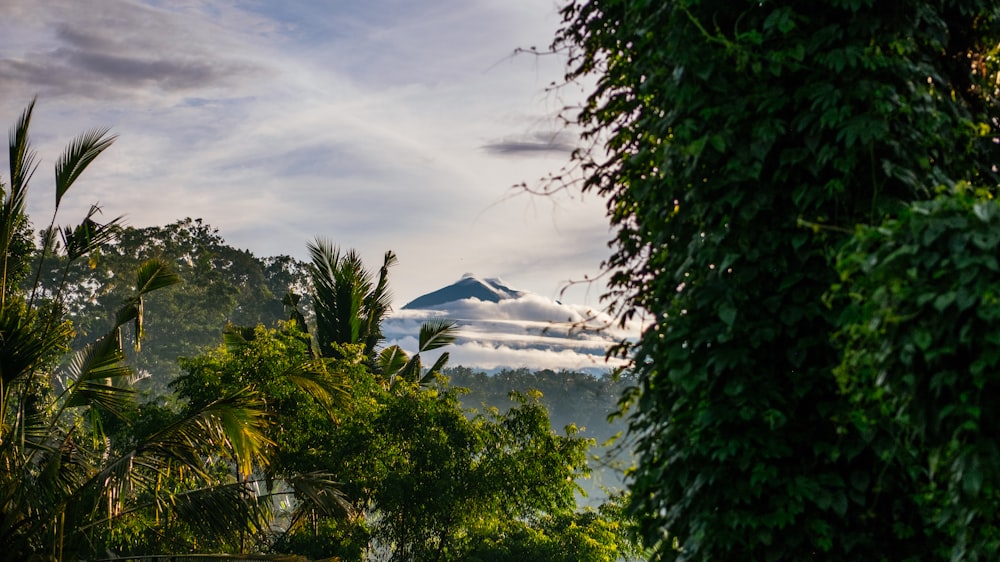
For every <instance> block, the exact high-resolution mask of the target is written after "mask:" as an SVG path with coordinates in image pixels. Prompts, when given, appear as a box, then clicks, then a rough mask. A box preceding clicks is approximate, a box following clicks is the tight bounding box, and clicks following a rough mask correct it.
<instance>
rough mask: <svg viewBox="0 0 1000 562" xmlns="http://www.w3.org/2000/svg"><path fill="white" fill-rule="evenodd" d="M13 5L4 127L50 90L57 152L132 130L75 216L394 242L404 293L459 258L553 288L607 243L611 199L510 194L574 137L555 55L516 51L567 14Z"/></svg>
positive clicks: (43, 114) (466, 5)
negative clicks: (108, 130) (91, 136)
mask: <svg viewBox="0 0 1000 562" xmlns="http://www.w3.org/2000/svg"><path fill="white" fill-rule="evenodd" d="M4 10H5V13H4V18H3V19H2V20H0V34H3V36H4V38H5V39H4V42H3V43H2V44H0V118H3V116H4V115H5V116H7V117H6V118H5V119H6V120H7V121H8V122H12V121H13V119H15V118H16V116H17V114H18V113H19V112H20V110H21V109H22V108H23V107H24V105H25V104H26V103H27V101H28V100H29V99H30V98H31V96H32V95H34V94H36V93H37V94H39V95H40V102H39V106H38V110H37V112H36V120H35V123H34V125H33V127H34V132H35V134H36V143H37V145H38V147H39V150H40V153H41V154H42V156H43V157H46V158H53V157H55V155H57V154H58V152H59V151H60V150H61V148H62V146H64V144H65V142H66V141H67V140H68V139H69V138H71V137H72V135H74V134H76V133H78V132H80V131H82V130H85V129H88V128H91V127H94V126H103V125H108V126H111V127H113V129H114V131H115V132H116V133H118V134H119V135H120V139H119V141H118V142H117V143H116V145H115V147H113V149H112V150H110V151H108V152H107V153H106V154H104V155H102V156H101V159H100V161H99V162H98V163H96V165H95V166H93V167H92V168H91V169H90V170H88V173H87V174H86V177H85V178H84V181H83V182H81V185H80V187H79V188H76V189H75V190H74V193H72V194H70V196H68V197H67V199H66V200H65V202H64V207H65V210H66V211H68V212H69V215H68V217H72V215H74V214H81V213H82V212H83V211H84V210H85V209H86V208H87V206H88V205H89V204H90V203H91V202H93V201H99V202H100V203H101V204H102V205H103V206H104V208H105V213H106V214H107V215H109V216H117V215H122V214H124V215H126V216H127V218H128V220H129V222H130V223H132V224H136V225H150V224H166V223H168V222H171V221H174V220H177V219H180V218H183V217H188V216H190V217H200V218H204V219H205V220H206V221H207V222H209V223H211V224H213V225H214V226H217V227H219V228H220V231H221V234H222V235H223V236H224V237H225V238H226V239H227V241H229V242H230V243H232V244H234V245H236V246H239V247H241V248H249V249H251V250H252V251H254V252H255V253H257V254H259V255H272V254H279V253H286V254H293V255H296V256H299V257H304V254H305V243H306V242H307V241H308V240H311V239H312V238H313V237H314V236H316V235H323V236H326V237H328V238H331V239H333V240H336V241H337V242H338V243H340V244H341V245H342V246H347V247H355V248H357V249H358V250H359V251H360V252H361V254H362V255H363V256H366V257H368V258H369V259H371V260H372V261H377V260H378V259H379V257H380V256H381V255H382V253H383V252H384V251H385V250H386V249H392V250H394V251H395V252H396V253H397V254H398V255H399V257H400V265H399V267H397V268H396V269H395V270H394V271H393V286H394V288H395V292H396V295H397V296H398V298H399V300H400V301H402V302H405V301H406V300H409V299H411V298H413V297H415V296H416V295H417V294H420V292H421V291H423V290H424V289H425V288H426V287H433V286H439V285H440V284H441V283H442V280H445V279H453V278H456V277H458V276H459V275H461V273H463V272H465V271H477V272H481V273H484V274H488V275H504V276H506V277H508V278H509V279H511V280H512V281H515V282H517V283H518V284H520V285H521V286H523V287H525V288H529V289H532V290H534V291H536V292H538V293H541V294H546V295H548V294H553V293H555V292H557V291H558V290H559V288H560V287H561V286H562V284H563V283H564V282H565V281H566V280H568V279H577V278H580V277H582V276H583V275H587V274H591V275H592V274H594V273H595V272H596V270H597V269H598V268H599V264H600V262H601V261H602V259H603V258H604V256H605V253H606V251H607V250H606V247H605V244H604V241H605V240H606V239H607V238H608V228H607V223H606V221H605V219H604V208H603V203H602V202H601V201H600V200H599V199H597V198H588V199H584V198H578V197H577V198H562V199H559V198H549V199H545V200H532V199H530V198H524V197H520V198H511V197H509V196H510V194H511V193H512V186H514V185H516V184H519V183H522V182H527V183H529V184H532V183H535V182H537V181H538V179H539V178H542V177H545V176H548V175H549V174H551V173H552V172H555V171H558V170H559V168H560V167H561V166H562V165H563V164H564V163H565V162H566V158H567V152H568V151H569V150H571V148H572V145H574V144H575V139H574V137H573V135H572V134H571V133H569V132H565V131H562V130H561V128H560V127H561V125H560V124H559V122H558V120H557V119H556V118H555V117H554V116H555V115H556V114H557V113H558V112H560V111H561V110H562V108H563V107H564V106H565V105H566V100H564V99H560V97H559V95H560V94H559V93H552V92H549V91H547V87H548V85H549V84H550V83H551V82H552V81H554V80H558V78H559V77H560V76H561V74H562V61H561V60H559V59H558V57H535V56H531V55H526V56H512V53H513V52H514V51H515V50H516V49H517V48H519V47H529V46H532V45H537V46H539V47H544V46H545V45H546V44H548V42H549V41H550V38H551V35H552V33H553V31H554V30H555V28H556V27H557V25H558V16H557V14H556V12H555V6H554V5H549V4H546V3H538V2H537V1H536V0H506V1H503V2H497V1H481V2H480V1H477V2H466V1H464V0H429V1H428V2H419V3H415V2H402V1H399V0H372V1H370V2H337V3H330V2H322V1H319V0H315V1H306V0H290V1H287V2H258V3H225V2H209V1H201V0H186V1H183V2H159V1H153V0H149V1H141V0H49V1H46V2H14V3H10V4H9V5H5V8H4ZM525 155H532V156H533V157H531V158H512V156H525ZM46 165H47V164H43V166H46ZM38 177H39V178H41V177H44V176H43V175H42V174H39V176H38ZM36 183H37V184H41V185H40V186H38V187H36V189H39V190H44V189H45V187H47V186H44V184H43V182H42V181H41V180H39V181H36ZM51 201H52V198H51V195H50V193H48V192H44V191H40V192H39V193H38V194H36V195H33V196H32V198H31V199H30V200H29V210H30V212H31V213H32V214H33V215H37V216H48V214H49V213H50V212H51ZM66 220H70V218H67V219H66ZM600 292H601V291H600V290H599V289H598V290H597V291H595V292H594V293H592V294H591V295H590V296H589V299H590V301H591V302H594V301H596V294H599V293H600ZM584 297H585V295H584V293H582V292H580V293H578V294H576V295H570V296H567V299H569V300H573V299H574V298H579V299H581V300H582V299H583V298H584Z"/></svg>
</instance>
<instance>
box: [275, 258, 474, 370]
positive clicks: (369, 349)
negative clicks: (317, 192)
mask: <svg viewBox="0 0 1000 562" xmlns="http://www.w3.org/2000/svg"><path fill="white" fill-rule="evenodd" d="M308 248H309V253H310V255H311V257H312V261H311V263H310V265H309V275H310V278H311V280H312V285H313V295H312V297H313V301H312V302H313V307H314V311H315V315H316V318H315V322H316V329H315V343H316V347H317V353H318V355H321V356H324V357H337V356H338V354H339V351H338V350H339V349H340V348H339V347H338V346H340V345H345V344H363V345H364V350H365V355H366V357H367V361H368V365H369V367H371V368H372V370H374V371H375V372H377V373H380V374H381V375H382V376H383V378H384V379H385V381H386V383H387V384H389V385H392V384H394V383H395V382H396V381H397V380H408V381H411V382H416V383H427V382H429V381H430V380H432V379H433V378H434V376H435V375H436V374H438V373H439V372H440V371H441V370H442V369H443V368H444V365H445V363H447V361H448V354H447V353H444V354H442V355H441V356H440V357H439V358H438V360H437V361H436V362H435V363H434V365H432V366H431V368H430V369H428V371H427V373H426V374H424V373H423V372H422V364H421V361H420V354H421V353H424V352H428V351H433V350H436V349H440V348H441V347H444V346H446V345H449V344H451V343H453V342H454V341H455V336H456V332H457V328H456V325H455V322H452V321H443V320H438V321H431V322H426V323H424V325H423V326H421V328H420V336H419V340H418V346H419V349H418V350H417V353H415V354H414V355H413V357H409V356H408V355H407V354H406V352H405V351H403V349H402V348H400V347H399V346H397V345H393V346H390V347H388V348H385V349H382V350H380V349H379V345H380V344H381V343H382V341H383V340H384V338H383V336H382V330H381V327H382V321H383V320H385V319H386V318H387V317H388V316H389V313H390V312H392V308H391V303H392V293H391V292H390V291H389V268H390V267H392V266H393V265H395V264H396V262H397V259H396V255H395V254H394V253H393V252H392V251H388V252H386V253H385V257H384V259H383V261H382V267H381V268H380V269H379V272H378V277H377V278H376V277H375V276H374V275H372V273H371V272H369V271H368V270H367V269H365V266H364V263H363V262H362V261H361V257H360V256H359V255H358V253H357V252H355V251H354V250H350V251H348V252H346V253H341V251H340V248H338V247H337V246H335V245H333V244H332V243H330V242H329V241H326V240H324V239H322V238H317V240H316V242H315V243H310V244H309V245H308ZM285 303H286V305H291V306H292V308H293V311H292V316H293V318H296V319H298V321H300V322H303V323H304V318H303V315H302V313H301V312H299V311H298V309H297V308H296V306H295V305H296V304H297V303H298V299H297V297H295V296H294V295H289V296H288V297H286V299H285Z"/></svg>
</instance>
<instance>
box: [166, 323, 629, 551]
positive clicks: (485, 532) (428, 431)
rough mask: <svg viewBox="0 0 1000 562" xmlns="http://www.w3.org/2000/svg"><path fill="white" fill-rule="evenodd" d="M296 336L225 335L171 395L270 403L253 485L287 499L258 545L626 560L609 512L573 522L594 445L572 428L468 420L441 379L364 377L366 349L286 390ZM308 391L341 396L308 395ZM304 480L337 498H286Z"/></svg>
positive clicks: (623, 540) (615, 518)
mask: <svg viewBox="0 0 1000 562" xmlns="http://www.w3.org/2000/svg"><path fill="white" fill-rule="evenodd" d="M303 336H304V334H303V332H301V331H299V330H298V329H297V327H296V326H295V324H294V323H290V324H285V325H283V326H281V327H280V328H279V329H265V328H263V327H258V328H256V329H253V330H235V329H231V330H230V332H229V335H228V337H227V343H226V345H224V346H221V347H218V348H216V349H214V350H212V351H210V352H208V353H206V354H203V355H201V356H198V357H196V358H192V359H189V360H185V361H184V362H183V364H184V368H185V370H186V371H187V374H185V375H184V376H182V377H180V378H179V379H178V380H177V381H176V382H175V384H174V386H175V388H176V390H177V391H178V394H179V396H180V397H181V398H184V399H185V400H187V401H188V402H189V404H190V405H191V406H192V407H196V406H197V405H198V404H200V403H203V402H205V401H208V400H211V399H212V397H214V396H218V395H220V394H226V393H227V392H232V391H233V390H235V389H238V388H244V387H249V388H252V389H254V390H256V391H260V392H262V393H263V395H265V396H267V400H266V403H267V407H266V408H267V411H268V412H269V413H270V414H271V420H272V422H273V424H272V425H271V426H270V430H269V431H268V433H267V436H268V437H269V439H270V441H271V442H272V443H273V444H274V446H273V451H271V454H270V455H269V458H270V459H271V462H270V464H269V465H268V467H266V468H261V469H260V470H258V471H257V472H256V479H257V480H258V486H259V487H261V488H263V487H265V486H266V487H267V488H268V489H270V490H281V489H282V488H283V485H282V482H289V483H290V484H291V487H290V489H288V491H287V493H285V494H284V495H282V494H280V493H279V494H275V495H273V496H272V499H273V500H274V501H275V506H276V507H277V510H276V511H275V512H274V519H273V520H272V522H271V524H270V525H269V527H270V528H271V529H272V533H271V536H270V537H261V538H260V540H258V542H257V543H256V544H258V545H271V546H272V548H273V549H274V550H277V551H282V552H290V551H291V552H295V553H300V554H305V555H309V556H311V557H316V558H322V557H329V556H334V555H337V556H341V557H344V558H346V559H387V560H397V561H410V560H421V561H422V560H442V561H443V560H466V559H483V560H523V559H539V560H541V559H548V558H545V556H547V554H545V553H551V552H553V551H554V550H559V551H560V552H562V553H563V555H564V556H567V557H571V558H572V559H574V560H592V561H609V562H610V561H612V560H616V559H618V557H619V556H625V555H629V554H630V553H633V552H634V551H635V547H634V546H633V545H632V544H631V542H629V540H628V532H627V529H628V525H629V523H628V519H627V518H626V517H624V515H623V514H622V513H621V512H620V510H617V511H616V510H615V508H614V505H616V504H608V506H607V507H605V508H603V509H604V511H596V510H590V511H579V512H578V511H577V509H576V498H575V493H576V492H577V490H578V485H577V483H576V480H577V479H578V478H580V477H584V476H586V475H587V474H588V472H589V467H588V463H587V454H586V452H587V449H588V447H589V446H590V445H591V444H592V441H590V440H588V439H584V438H582V437H580V436H579V435H577V434H576V431H575V429H574V428H573V427H569V428H567V430H566V431H567V432H568V433H566V434H564V435H559V434H557V433H555V432H554V431H553V430H552V428H551V425H550V422H549V417H548V413H547V411H546V409H545V408H544V407H543V406H542V405H541V404H540V403H538V401H537V399H535V398H531V397H528V396H525V395H515V399H516V400H515V403H514V406H513V407H512V408H509V409H506V411H504V412H500V411H499V410H497V409H487V410H485V411H484V412H483V413H474V412H471V411H468V410H466V409H464V408H462V407H461V405H460V403H459V400H458V398H459V392H458V391H457V390H456V389H454V388H452V387H450V386H448V385H447V384H446V383H445V382H443V381H442V380H438V381H437V382H433V383H427V382H425V383H423V384H421V383H420V382H419V381H415V380H406V379H401V378H398V377H397V378H396V379H395V380H392V381H391V380H390V378H391V375H390V374H385V373H377V372H375V371H373V370H372V369H370V368H368V367H367V361H366V359H365V356H366V354H365V352H364V346H363V345H362V344H348V345H342V344H338V345H336V346H335V349H334V350H333V351H334V353H332V355H335V356H336V357H337V359H332V360H327V362H328V363H327V368H326V370H325V371H324V372H326V373H328V374H329V375H330V376H335V377H336V379H335V380H330V379H329V378H326V377H317V378H310V379H308V382H309V383H310V384H295V377H297V376H300V375H301V372H302V369H301V368H300V367H299V366H300V365H303V364H311V363H313V362H315V361H316V359H315V356H314V355H313V353H312V352H311V350H310V347H309V344H308V338H304V337H303ZM324 381H325V383H324ZM330 383H335V384H330ZM317 384H320V385H323V386H324V387H325V388H328V389H331V390H336V389H340V390H341V391H342V392H341V393H339V394H338V393H336V392H328V393H320V394H317V393H316V392H314V390H315V385H317ZM343 391H346V392H343ZM536 395H537V394H536ZM322 397H326V399H323V398H322ZM301 475H311V476H312V477H313V481H316V480H317V477H321V480H322V482H325V483H336V484H335V485H336V490H333V489H332V488H327V489H326V490H323V491H321V489H320V488H319V487H318V486H316V487H304V486H296V485H295V484H296V482H294V481H293V480H294V479H295V478H297V477H301ZM316 500H319V501H316ZM331 500H333V501H331ZM338 506H339V508H338ZM275 531H277V532H275ZM529 539H530V540H529ZM511 552H513V553H514V554H511ZM505 553H506V554H505ZM524 553H534V554H532V556H533V558H523V557H522V555H524ZM470 557H472V558H470ZM567 559H570V558H567Z"/></svg>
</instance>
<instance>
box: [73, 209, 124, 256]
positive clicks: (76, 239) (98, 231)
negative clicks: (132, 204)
mask: <svg viewBox="0 0 1000 562" xmlns="http://www.w3.org/2000/svg"><path fill="white" fill-rule="evenodd" d="M100 212H101V208H100V207H98V206H97V205H91V206H90V210H89V211H87V215H86V216H85V217H84V218H83V220H82V221H81V222H80V224H78V225H76V226H73V227H69V226H67V227H64V228H63V229H61V230H60V233H61V234H62V241H63V248H65V250H66V257H67V258H69V260H70V261H73V260H76V259H79V258H81V257H83V256H85V255H87V254H89V253H91V252H93V251H95V250H97V249H99V248H100V247H101V246H104V245H105V244H107V243H109V242H111V241H113V240H114V239H115V238H116V237H117V236H118V233H119V232H120V230H121V225H122V221H123V217H115V218H114V219H111V221H109V222H106V223H103V224H102V223H99V222H97V221H95V220H94V217H96V216H97V215H98V214H99V213H100Z"/></svg>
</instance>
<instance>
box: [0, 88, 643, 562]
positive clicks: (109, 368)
mask: <svg viewBox="0 0 1000 562" xmlns="http://www.w3.org/2000/svg"><path fill="white" fill-rule="evenodd" d="M33 110H34V103H32V104H31V105H29V107H28V108H27V109H26V110H25V112H24V113H23V114H22V115H21V117H20V119H19V120H18V122H17V124H16V126H15V127H14V129H13V130H12V132H11V140H10V148H11V150H10V155H11V159H10V163H11V169H10V177H11V180H10V185H9V186H7V185H2V208H0V245H3V250H4V252H3V255H4V260H3V262H2V264H0V374H2V377H0V384H2V387H0V543H2V544H3V545H4V547H5V548H4V549H3V550H2V551H0V560H29V559H34V560H64V559H66V560H69V559H73V560H76V559H94V558H107V557H112V558H114V557H118V556H125V557H128V556H141V555H155V554H159V555H174V554H192V553H214V554H223V553H252V552H267V553H293V554H300V555H306V556H310V557H313V558H330V557H342V558H343V559H372V560H374V559H386V560H396V561H410V560H442V561H445V560H562V559H565V560H569V559H572V560H593V561H611V560H619V559H622V558H623V557H628V556H633V555H637V553H638V552H639V547H638V545H636V544H635V543H634V542H633V541H632V540H631V539H630V538H629V536H630V531H629V529H631V525H632V523H631V520H630V519H629V518H628V517H627V516H626V515H625V514H624V511H623V509H622V505H623V499H622V497H621V496H620V495H615V496H612V497H611V498H610V499H609V500H608V501H606V502H604V503H602V504H601V505H599V506H597V507H593V508H585V509H580V508H578V507H577V499H578V496H579V494H580V493H581V488H580V486H579V485H578V483H577V480H578V479H579V478H584V477H586V476H588V475H589V473H590V467H589V457H588V450H589V449H590V447H591V445H592V444H593V440H591V439H588V438H585V437H583V436H582V435H581V434H580V429H578V428H576V427H575V426H573V425H572V424H569V425H567V426H566V428H565V430H564V431H563V432H561V433H559V432H556V431H554V430H553V429H552V424H551V422H550V418H549V414H548V411H547V409H546V408H545V407H544V406H543V405H542V403H541V402H540V399H541V393H540V392H538V391H536V390H528V391H525V392H523V393H519V392H515V393H513V394H512V397H513V400H514V402H513V403H512V406H505V407H503V408H502V409H498V408H494V407H489V406H485V405H484V406H482V409H481V410H480V411H477V410H474V409H471V408H467V407H464V406H463V405H462V404H461V402H460V400H459V397H460V396H461V395H462V394H463V393H464V392H466V391H465V390H463V389H462V388H460V387H457V386H452V385H451V384H449V382H448V380H447V377H446V376H445V375H444V374H443V371H444V368H445V365H446V363H447V361H448V355H447V353H445V354H443V355H442V356H440V358H439V359H438V360H437V361H435V362H434V363H433V364H432V365H430V366H424V365H423V364H422V362H421V354H423V353H426V352H428V351H433V350H437V349H441V348H442V347H445V346H447V345H448V344H450V343H451V342H453V341H454V338H455V326H454V324H453V323H451V322H432V323H428V324H427V325H425V326H423V327H422V328H421V330H420V332H419V334H418V338H417V341H418V346H417V349H416V350H415V351H414V352H413V353H412V355H410V354H408V353H407V352H406V351H404V350H403V349H401V348H399V347H396V346H385V345H384V343H383V341H382V340H383V338H382V335H381V330H380V324H381V322H382V321H383V320H384V318H385V317H386V316H387V314H388V312H389V303H390V302H391V297H390V294H389V291H388V270H389V268H390V267H391V265H392V264H393V262H394V261H395V256H394V255H393V254H392V253H391V252H388V253H386V255H385V260H384V263H383V266H382V268H381V269H380V270H379V271H378V273H377V274H375V275H373V274H371V273H370V272H369V271H368V270H367V269H366V268H365V267H364V265H363V264H362V262H361V260H360V258H359V256H358V255H357V254H356V253H355V252H353V251H349V252H346V253H341V252H340V251H339V249H337V248H336V247H334V246H333V245H331V244H329V243H327V242H324V241H323V240H317V242H316V243H315V244H311V245H310V246H309V249H310V252H311V254H312V257H313V260H312V262H311V263H310V264H307V265H303V264H298V263H297V262H295V261H294V260H291V259H290V258H275V259H271V260H263V261H262V260H257V259H256V258H254V257H253V256H252V255H250V254H249V253H248V252H242V251H238V250H233V249H232V248H230V247H228V246H226V245H225V244H224V243H223V242H222V240H221V238H219V237H218V236H217V233H216V232H215V231H214V230H212V229H211V227H209V226H207V225H204V224H203V223H202V222H201V221H200V220H191V219H186V220H184V221H180V222H178V223H175V224H172V225H169V226H168V227H163V228H158V227H154V228H146V229H132V228H127V227H125V226H124V225H123V221H122V219H121V218H115V219H112V220H110V221H107V222H104V223H101V222H98V220H97V219H98V218H99V216H100V209H99V208H98V207H96V206H94V207H91V209H90V211H89V212H88V213H87V214H86V215H85V217H84V218H83V220H82V221H81V222H80V223H79V224H78V225H73V226H58V225H57V223H56V221H57V215H56V214H54V216H53V218H52V220H51V223H50V224H49V225H48V226H47V227H46V228H43V229H41V231H40V240H41V243H40V245H39V246H38V247H36V246H35V241H34V237H33V236H32V232H31V224H30V222H29V220H28V217H27V215H26V213H25V195H26V193H27V190H28V184H29V180H30V179H31V178H32V175H33V172H34V171H35V167H36V166H35V163H36V157H35V154H34V152H33V151H32V149H31V144H30V142H29V139H28V130H29V126H30V122H31V116H32V113H33ZM114 140H115V137H114V136H112V135H110V134H109V132H108V131H107V130H106V129H96V130H93V131H89V132H87V133H84V134H83V135H80V136H79V137H77V138H76V139H74V140H73V141H72V142H71V143H70V145H69V147H68V148H67V149H66V151H65V152H64V154H63V155H62V156H61V157H60V158H59V160H58V161H57V164H56V186H55V187H56V188H55V192H56V197H55V210H56V213H58V211H59V208H60V206H61V203H62V198H63V196H64V195H65V194H66V193H67V191H68V190H69V188H70V187H71V186H72V185H73V183H74V182H75V180H76V179H77V178H78V177H79V176H80V175H81V174H82V173H83V172H84V171H85V169H86V168H87V167H88V166H89V165H90V164H91V163H92V162H93V161H94V160H95V159H96V158H97V157H98V156H99V155H100V154H101V153H102V152H103V151H105V150H107V149H108V148H109V147H110V146H111V145H112V143H113V141H114ZM128 270H134V273H132V274H131V275H129V274H128V273H127V272H128ZM179 272H181V273H184V274H185V275H186V276H187V279H186V282H185V284H184V285H182V279H181V276H180V275H179ZM125 279H130V282H126V281H125ZM114 302H118V305H117V306H114V305H113V304H112V303H114ZM283 317H284V318H283ZM151 335H153V336H155V338H153V337H149V336H151ZM149 339H152V340H154V341H156V343H157V345H153V346H150V345H141V344H142V342H144V341H147V340H149ZM206 339H211V340H212V341H213V342H214V343H213V344H212V345H211V346H205V345H204V344H203V343H201V344H195V343H193V342H204V341H205V340H206ZM151 347H152V348H153V349H152V351H154V353H153V356H154V357H153V359H152V360H150V359H144V356H145V354H147V353H149V352H150V351H151V350H150V348H151ZM174 359H177V360H178V363H177V366H176V367H175V366H173V365H172V363H173V360H174ZM129 364H132V365H140V366H141V370H136V369H134V368H131V367H129ZM143 379H146V380H147V383H148V379H154V380H155V381H156V384H146V385H145V386H144V387H143V392H141V393H140V392H137V391H136V389H137V388H138V387H137V383H140V381H141V380H143Z"/></svg>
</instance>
